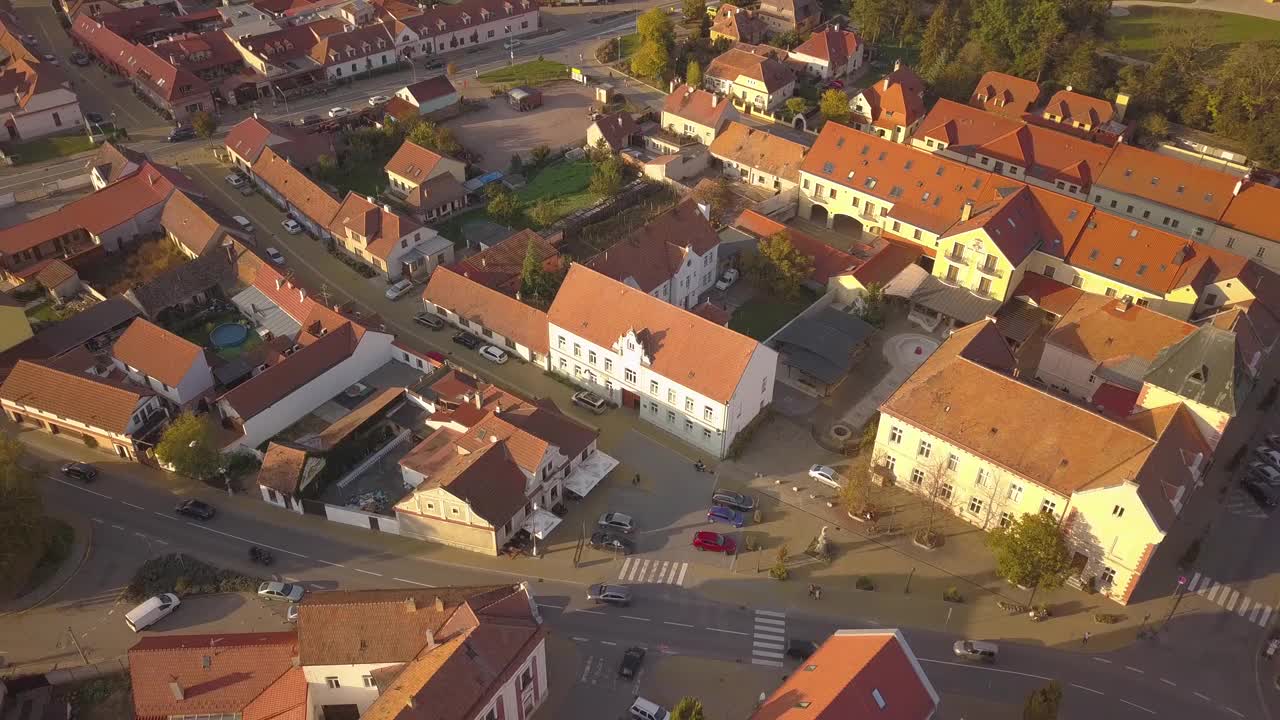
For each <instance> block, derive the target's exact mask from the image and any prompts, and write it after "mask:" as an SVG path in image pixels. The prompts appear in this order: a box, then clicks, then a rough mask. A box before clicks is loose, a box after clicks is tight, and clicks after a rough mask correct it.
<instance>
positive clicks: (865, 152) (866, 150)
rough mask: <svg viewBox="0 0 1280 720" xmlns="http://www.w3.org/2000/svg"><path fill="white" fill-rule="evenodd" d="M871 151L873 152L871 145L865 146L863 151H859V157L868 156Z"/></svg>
mask: <svg viewBox="0 0 1280 720" xmlns="http://www.w3.org/2000/svg"><path fill="white" fill-rule="evenodd" d="M869 150H871V146H870V145H863V146H862V149H861V150H859V151H858V154H859V155H866V154H867V152H868V151H869Z"/></svg>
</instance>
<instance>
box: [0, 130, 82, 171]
mask: <svg viewBox="0 0 1280 720" xmlns="http://www.w3.org/2000/svg"><path fill="white" fill-rule="evenodd" d="M95 147H97V144H96V143H94V142H93V141H92V140H90V139H89V138H88V137H87V136H85V135H61V136H59V137H51V138H41V139H39V140H32V141H30V142H25V143H5V146H4V151H5V153H6V154H8V155H17V156H18V157H17V162H18V164H19V165H30V164H31V163H38V162H44V161H45V160H53V159H54V158H60V157H68V156H70V155H75V154H76V153H82V152H87V151H89V150H92V149H94V148H95Z"/></svg>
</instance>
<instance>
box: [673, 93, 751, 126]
mask: <svg viewBox="0 0 1280 720" xmlns="http://www.w3.org/2000/svg"><path fill="white" fill-rule="evenodd" d="M732 106H733V103H731V102H729V100H728V99H722V98H720V97H719V96H718V95H716V94H715V93H709V92H707V91H706V90H700V89H695V88H691V87H689V86H688V85H681V86H680V87H678V88H676V89H675V91H673V92H672V93H671V94H670V95H668V96H667V99H666V100H664V101H663V103H662V112H664V113H671V114H672V115H675V116H676V117H678V118H681V119H683V120H688V121H689V122H691V123H694V124H696V125H702V126H704V127H709V128H713V129H714V130H716V131H718V130H719V129H720V126H721V125H722V124H723V123H724V118H725V114H726V113H728V112H729V108H730V107H732ZM680 130H683V128H677V132H679V131H680Z"/></svg>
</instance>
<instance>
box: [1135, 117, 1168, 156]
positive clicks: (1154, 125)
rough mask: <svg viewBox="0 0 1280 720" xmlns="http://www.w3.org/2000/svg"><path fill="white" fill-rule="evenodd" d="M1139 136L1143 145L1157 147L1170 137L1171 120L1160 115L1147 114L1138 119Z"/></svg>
mask: <svg viewBox="0 0 1280 720" xmlns="http://www.w3.org/2000/svg"><path fill="white" fill-rule="evenodd" d="M1138 134H1139V136H1140V137H1139V139H1140V141H1141V143H1142V144H1143V145H1145V146H1147V147H1155V146H1156V145H1158V144H1160V142H1161V141H1162V140H1164V139H1165V138H1167V137H1169V120H1168V119H1167V118H1165V116H1163V115H1161V114H1160V113H1154V112H1153V113H1147V114H1146V115H1143V116H1142V117H1141V118H1139V119H1138Z"/></svg>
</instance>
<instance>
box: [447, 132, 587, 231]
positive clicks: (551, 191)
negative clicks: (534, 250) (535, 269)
mask: <svg viewBox="0 0 1280 720" xmlns="http://www.w3.org/2000/svg"><path fill="white" fill-rule="evenodd" d="M534 155H535V157H536V156H538V155H540V153H539V152H538V149H537V148H535V149H534ZM512 169H513V170H515V169H516V168H515V167H514V163H513V167H512ZM519 171H520V172H523V173H525V174H527V175H526V176H527V178H528V181H527V182H526V183H525V184H524V185H523V186H522V187H520V188H519V189H518V190H515V191H508V190H506V188H505V187H504V188H502V189H501V190H498V189H495V190H491V191H490V192H489V193H488V194H489V204H488V205H487V206H485V207H483V208H479V209H476V210H471V211H468V212H465V213H459V214H456V215H453V216H452V217H450V218H449V219H448V220H446V221H445V222H443V223H440V224H438V225H436V226H435V227H436V230H437V231H439V233H440V234H441V235H443V236H445V237H447V238H449V239H450V240H452V241H453V242H454V243H455V244H457V243H460V242H461V241H462V239H463V237H464V234H463V231H462V229H463V228H464V227H465V226H467V225H470V224H472V223H478V222H484V221H489V222H495V223H498V224H500V225H506V226H508V227H511V228H512V229H515V230H523V229H527V228H535V229H543V228H546V227H549V226H551V225H553V224H555V223H556V222H558V221H559V220H561V219H563V218H565V217H568V216H569V215H572V214H573V213H575V212H577V211H579V210H582V209H584V208H589V207H591V206H592V205H595V204H596V203H597V202H599V201H600V200H601V199H602V196H601V195H600V194H599V193H596V192H593V191H592V189H591V178H592V175H593V173H594V171H595V169H594V166H593V165H592V163H591V162H589V161H587V160H572V161H571V160H554V161H553V160H545V159H544V160H543V162H542V163H538V162H530V163H528V164H523V163H522V164H521V165H520V167H519ZM495 185H496V184H495Z"/></svg>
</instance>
